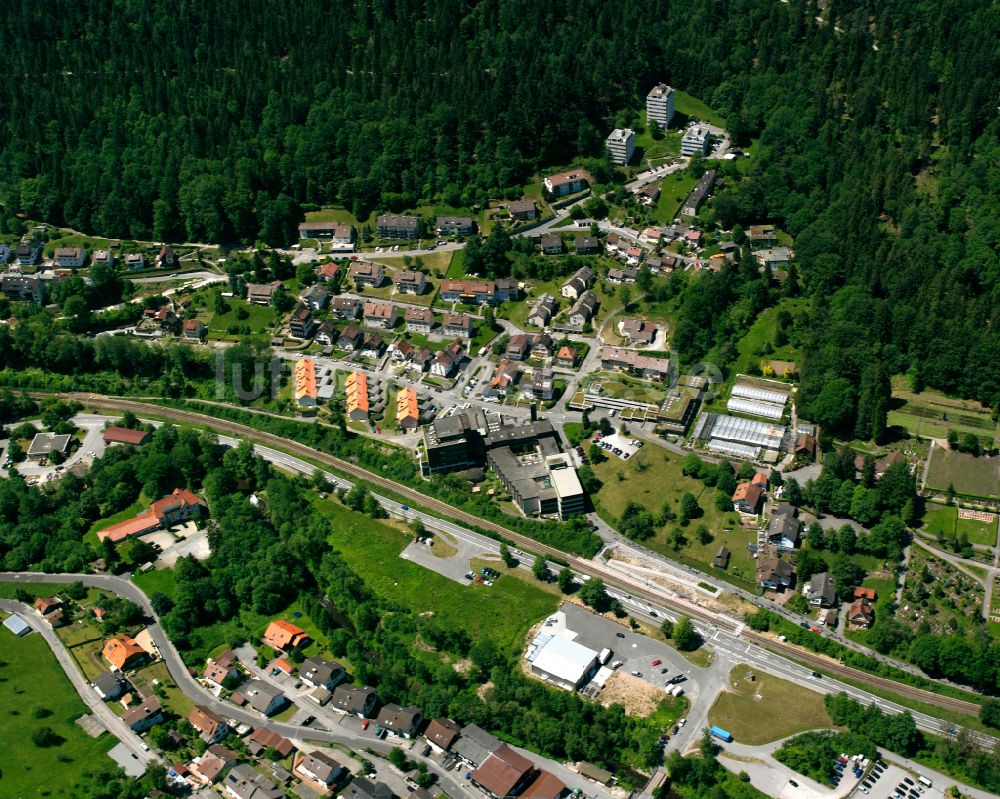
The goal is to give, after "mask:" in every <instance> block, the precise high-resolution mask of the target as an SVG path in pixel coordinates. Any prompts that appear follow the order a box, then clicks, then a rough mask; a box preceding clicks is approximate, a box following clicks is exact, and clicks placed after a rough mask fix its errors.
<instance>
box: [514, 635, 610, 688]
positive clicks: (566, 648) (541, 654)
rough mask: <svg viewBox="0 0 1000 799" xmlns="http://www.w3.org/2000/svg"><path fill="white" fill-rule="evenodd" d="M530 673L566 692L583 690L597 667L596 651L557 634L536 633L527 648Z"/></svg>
mask: <svg viewBox="0 0 1000 799" xmlns="http://www.w3.org/2000/svg"><path fill="white" fill-rule="evenodd" d="M527 660H528V664H529V666H530V668H531V673H532V674H536V675H538V676H539V677H541V678H542V679H543V680H545V681H546V682H550V683H552V684H553V685H558V686H559V687H560V688H565V689H566V690H568V691H576V690H577V689H579V688H581V687H583V686H584V685H586V684H587V683H588V682H590V678H591V677H592V676H593V675H594V673H595V672H596V671H597V669H598V667H599V665H600V664H599V663H598V659H597V652H595V651H594V650H593V649H588V648H587V647H585V646H583V645H582V644H578V643H576V642H575V641H570V640H569V639H568V638H562V637H560V636H558V635H548V634H547V633H539V634H538V635H537V636H536V637H535V640H534V641H532V642H531V645H530V646H529V647H528V655H527Z"/></svg>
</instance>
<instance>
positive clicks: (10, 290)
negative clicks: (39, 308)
mask: <svg viewBox="0 0 1000 799" xmlns="http://www.w3.org/2000/svg"><path fill="white" fill-rule="evenodd" d="M0 290H2V291H3V293H4V294H5V295H6V296H7V297H8V299H12V300H29V301H31V302H33V303H35V304H36V305H41V304H42V300H43V299H44V297H45V283H44V281H43V280H42V279H41V278H40V277H36V276H35V275H19V274H10V273H4V274H3V276H2V277H0Z"/></svg>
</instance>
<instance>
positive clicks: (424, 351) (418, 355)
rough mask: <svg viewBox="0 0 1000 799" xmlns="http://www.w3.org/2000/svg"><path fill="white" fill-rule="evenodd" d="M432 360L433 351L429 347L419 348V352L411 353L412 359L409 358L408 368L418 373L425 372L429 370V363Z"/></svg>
mask: <svg viewBox="0 0 1000 799" xmlns="http://www.w3.org/2000/svg"><path fill="white" fill-rule="evenodd" d="M433 360H434V350H432V349H431V348H430V347H426V346H425V347H421V348H420V349H419V350H417V351H416V352H414V353H413V357H412V358H410V368H411V369H416V370H417V371H419V372H426V371H427V370H428V369H430V368H431V362H432V361H433Z"/></svg>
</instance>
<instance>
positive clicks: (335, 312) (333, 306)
mask: <svg viewBox="0 0 1000 799" xmlns="http://www.w3.org/2000/svg"><path fill="white" fill-rule="evenodd" d="M360 312H361V300H359V299H357V298H355V297H334V298H333V302H331V303H330V314H331V315H332V316H334V317H335V318H337V319H357V318H358V314H359V313H360Z"/></svg>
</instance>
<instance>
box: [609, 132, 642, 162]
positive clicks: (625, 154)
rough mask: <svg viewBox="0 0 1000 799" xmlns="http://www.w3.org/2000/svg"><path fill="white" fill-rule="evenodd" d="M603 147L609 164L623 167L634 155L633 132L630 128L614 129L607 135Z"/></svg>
mask: <svg viewBox="0 0 1000 799" xmlns="http://www.w3.org/2000/svg"><path fill="white" fill-rule="evenodd" d="M604 145H605V147H606V148H607V150H608V159H609V160H610V161H611V163H612V164H615V165H617V166H625V164H627V163H628V162H629V161H631V160H632V156H633V155H634V154H635V131H634V130H631V129H630V128H615V129H614V130H613V131H611V133H609V134H608V138H607V139H606V140H605V142H604Z"/></svg>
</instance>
